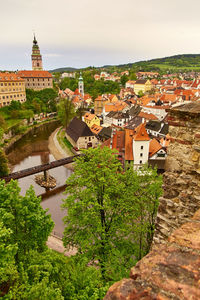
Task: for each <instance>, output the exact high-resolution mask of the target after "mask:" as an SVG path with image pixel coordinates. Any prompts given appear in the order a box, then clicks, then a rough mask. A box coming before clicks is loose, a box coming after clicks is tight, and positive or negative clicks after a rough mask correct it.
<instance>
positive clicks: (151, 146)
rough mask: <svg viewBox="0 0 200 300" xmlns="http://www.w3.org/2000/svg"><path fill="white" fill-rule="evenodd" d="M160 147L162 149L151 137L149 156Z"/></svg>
mask: <svg viewBox="0 0 200 300" xmlns="http://www.w3.org/2000/svg"><path fill="white" fill-rule="evenodd" d="M160 149H162V146H161V144H160V143H159V142H158V141H157V140H156V139H152V140H151V141H150V144H149V157H152V156H153V155H154V154H155V153H157V152H158V151H159V150H160Z"/></svg>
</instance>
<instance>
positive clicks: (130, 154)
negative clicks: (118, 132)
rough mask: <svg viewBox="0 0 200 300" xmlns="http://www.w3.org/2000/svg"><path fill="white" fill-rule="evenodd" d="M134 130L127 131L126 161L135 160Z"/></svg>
mask: <svg viewBox="0 0 200 300" xmlns="http://www.w3.org/2000/svg"><path fill="white" fill-rule="evenodd" d="M133 135H134V130H131V129H125V160H133Z"/></svg>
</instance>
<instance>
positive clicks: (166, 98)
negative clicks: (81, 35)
mask: <svg viewBox="0 0 200 300" xmlns="http://www.w3.org/2000/svg"><path fill="white" fill-rule="evenodd" d="M160 100H161V101H162V102H176V100H177V96H176V95H174V94H163V95H162V96H161V98H160Z"/></svg>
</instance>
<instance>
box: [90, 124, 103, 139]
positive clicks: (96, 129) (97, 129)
mask: <svg viewBox="0 0 200 300" xmlns="http://www.w3.org/2000/svg"><path fill="white" fill-rule="evenodd" d="M102 129H103V127H102V126H99V125H96V124H93V125H92V127H91V128H90V130H91V131H92V132H93V133H94V134H95V135H96V136H98V134H99V133H100V132H101V130H102Z"/></svg>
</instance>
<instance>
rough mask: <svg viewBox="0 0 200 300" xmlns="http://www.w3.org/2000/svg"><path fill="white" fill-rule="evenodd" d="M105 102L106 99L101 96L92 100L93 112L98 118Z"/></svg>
mask: <svg viewBox="0 0 200 300" xmlns="http://www.w3.org/2000/svg"><path fill="white" fill-rule="evenodd" d="M105 102H106V99H104V98H103V97H102V96H98V97H97V98H96V99H95V100H94V112H95V114H96V115H97V116H100V115H101V114H102V112H103V108H104V105H105Z"/></svg>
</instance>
